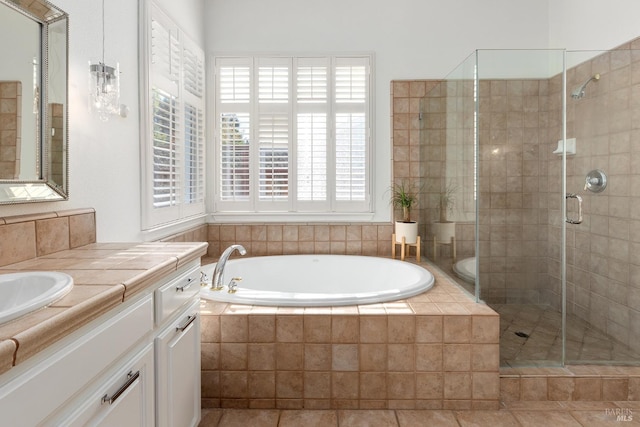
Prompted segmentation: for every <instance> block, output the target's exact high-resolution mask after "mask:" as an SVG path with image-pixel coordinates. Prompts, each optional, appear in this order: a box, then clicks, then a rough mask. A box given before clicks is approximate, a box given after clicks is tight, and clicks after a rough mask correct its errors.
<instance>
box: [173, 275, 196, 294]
mask: <svg viewBox="0 0 640 427" xmlns="http://www.w3.org/2000/svg"><path fill="white" fill-rule="evenodd" d="M191 285H193V278H191V277H188V278H187V283H185V284H184V285H182V286H176V292H184V290H185V289H189V288H190V287H191Z"/></svg>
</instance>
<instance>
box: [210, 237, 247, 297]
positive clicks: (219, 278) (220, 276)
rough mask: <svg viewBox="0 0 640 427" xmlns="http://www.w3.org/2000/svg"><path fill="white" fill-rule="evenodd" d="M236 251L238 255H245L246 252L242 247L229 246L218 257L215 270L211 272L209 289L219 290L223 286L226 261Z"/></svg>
mask: <svg viewBox="0 0 640 427" xmlns="http://www.w3.org/2000/svg"><path fill="white" fill-rule="evenodd" d="M236 250H237V251H238V253H239V254H240V255H246V254H247V250H246V249H245V248H244V246H242V245H231V246H229V247H228V248H227V249H225V251H224V252H222V255H220V259H218V262H217V263H216V268H215V269H214V270H213V279H212V280H211V288H212V289H214V290H220V289H222V287H223V286H224V284H223V282H224V267H225V265H226V264H227V260H228V259H229V257H230V256H231V254H232V253H233V252H234V251H236Z"/></svg>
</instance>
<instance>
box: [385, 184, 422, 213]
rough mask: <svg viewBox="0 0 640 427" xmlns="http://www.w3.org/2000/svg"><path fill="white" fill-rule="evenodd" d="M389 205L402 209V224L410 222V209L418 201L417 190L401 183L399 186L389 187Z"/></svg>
mask: <svg viewBox="0 0 640 427" xmlns="http://www.w3.org/2000/svg"><path fill="white" fill-rule="evenodd" d="M390 190H391V204H392V205H393V206H394V207H395V208H400V209H402V216H403V218H402V220H403V221H404V222H410V221H411V208H412V207H413V205H414V204H415V203H416V202H417V201H418V190H417V189H416V188H415V187H414V186H412V185H409V184H407V182H406V181H402V182H400V183H399V184H394V185H392V186H391V189H390Z"/></svg>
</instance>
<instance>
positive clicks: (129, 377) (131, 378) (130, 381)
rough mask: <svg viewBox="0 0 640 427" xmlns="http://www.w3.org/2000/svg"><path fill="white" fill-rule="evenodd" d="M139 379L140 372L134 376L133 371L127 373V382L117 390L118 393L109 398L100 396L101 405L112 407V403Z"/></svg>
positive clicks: (106, 395)
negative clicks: (107, 404)
mask: <svg viewBox="0 0 640 427" xmlns="http://www.w3.org/2000/svg"><path fill="white" fill-rule="evenodd" d="M139 377H140V371H138V372H136V373H135V374H134V373H133V371H129V373H128V374H127V382H126V383H124V384H123V385H122V387H120V388H119V389H118V391H116V392H115V393H113V396H111V397H109V395H108V394H105V395H104V396H102V402H101V404H105V403H109V405H113V403H114V402H115V401H116V400H117V399H118V398H119V397H120V395H121V394H122V393H124V392H125V391H127V389H128V388H129V386H131V384H133V383H134V382H135V381H136V380H137V379H138V378H139Z"/></svg>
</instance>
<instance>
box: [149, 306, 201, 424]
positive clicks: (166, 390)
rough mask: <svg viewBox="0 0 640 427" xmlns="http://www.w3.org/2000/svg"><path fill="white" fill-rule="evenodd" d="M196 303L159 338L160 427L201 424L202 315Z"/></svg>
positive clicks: (184, 311) (157, 351)
mask: <svg viewBox="0 0 640 427" xmlns="http://www.w3.org/2000/svg"><path fill="white" fill-rule="evenodd" d="M199 305H200V304H199V301H196V302H194V303H193V304H191V305H190V306H189V307H187V308H186V309H185V310H183V311H182V313H181V314H180V315H179V316H178V317H177V319H176V320H175V321H174V322H172V323H170V324H169V326H167V328H165V329H164V330H163V331H162V332H161V333H160V334H159V335H158V337H157V338H156V372H157V375H156V420H157V425H158V426H166V427H189V426H197V425H198V422H199V421H200V314H199Z"/></svg>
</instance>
